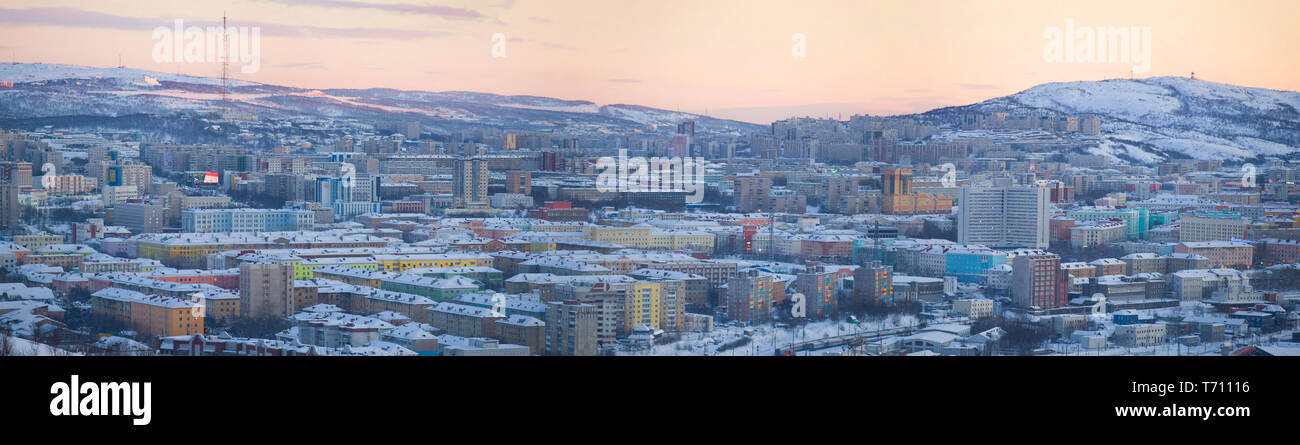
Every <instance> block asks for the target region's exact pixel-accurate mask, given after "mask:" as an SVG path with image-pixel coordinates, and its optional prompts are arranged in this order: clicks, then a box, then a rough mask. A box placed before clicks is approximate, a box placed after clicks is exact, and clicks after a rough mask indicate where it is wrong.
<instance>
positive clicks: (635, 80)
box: [609, 79, 641, 83]
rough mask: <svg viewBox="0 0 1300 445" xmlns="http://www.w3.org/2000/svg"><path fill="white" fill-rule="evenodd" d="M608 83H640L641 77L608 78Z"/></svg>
mask: <svg viewBox="0 0 1300 445" xmlns="http://www.w3.org/2000/svg"><path fill="white" fill-rule="evenodd" d="M609 81H610V83H641V79H609Z"/></svg>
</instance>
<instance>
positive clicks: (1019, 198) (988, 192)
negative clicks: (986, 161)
mask: <svg viewBox="0 0 1300 445" xmlns="http://www.w3.org/2000/svg"><path fill="white" fill-rule="evenodd" d="M1048 198H1049V197H1048V190H1047V189H1046V188H1043V187H1037V186H1028V187H971V186H964V187H962V188H961V211H960V212H959V214H958V216H957V242H959V243H962V244H983V245H987V246H991V247H1025V248H1033V249H1045V248H1047V246H1048V242H1049V235H1050V232H1049V230H1048V229H1049V226H1048V220H1049V219H1050V218H1051V211H1050V210H1051V208H1050V204H1049V199H1048Z"/></svg>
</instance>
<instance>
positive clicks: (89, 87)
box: [0, 63, 766, 134]
mask: <svg viewBox="0 0 1300 445" xmlns="http://www.w3.org/2000/svg"><path fill="white" fill-rule="evenodd" d="M0 82H12V83H13V85H12V86H8V84H5V85H6V86H5V87H0V119H24V120H30V119H48V118H56V117H62V116H108V117H119V116H128V115H140V114H147V115H157V114H171V113H173V112H176V111H184V110H211V109H215V108H217V107H219V106H220V105H221V104H220V98H221V81H220V79H214V78H206V77H194V76H186V75H177V74H168V73H160V72H153V71H145V70H138V69H132V68H89V67H81V66H73V65H48V64H25V63H6V64H0ZM230 85H231V88H230V91H228V93H229V99H230V101H231V102H230V103H229V107H230V109H231V111H235V112H244V113H251V114H254V115H257V116H261V117H264V118H297V117H304V116H305V117H315V118H321V119H342V120H354V121H357V122H362V123H373V122H375V121H378V120H399V119H400V120H417V121H419V122H420V123H421V126H422V127H424V128H426V129H429V130H431V131H434V132H439V133H448V132H451V131H455V130H457V129H460V128H465V127H469V126H494V127H501V128H509V129H536V130H550V129H556V128H567V129H574V130H580V131H582V130H586V131H591V132H601V131H619V132H631V131H644V130H646V128H647V127H648V126H649V125H675V124H677V123H679V122H681V121H683V120H694V121H696V128H697V129H698V130H699V131H702V132H723V133H737V134H739V133H752V132H758V131H763V130H765V129H766V127H765V126H762V125H755V124H750V123H745V122H737V121H730V120H724V119H714V118H710V117H707V116H700V115H695V114H689V113H679V112H674V111H666V110H658V109H654V108H649V107H640V106H633V105H608V106H600V105H597V104H595V103H592V102H589V101H582V100H563V99H554V98H549V97H537V96H502V95H496V94H488V93H475V92H463V91H449V92H427V91H403V90H393V89H385V88H371V89H364V90H357V89H326V90H311V89H303V88H293V87H284V86H276V85H267V84H259V83H253V82H245V81H232V82H231V83H230Z"/></svg>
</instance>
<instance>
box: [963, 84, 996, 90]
mask: <svg viewBox="0 0 1300 445" xmlns="http://www.w3.org/2000/svg"><path fill="white" fill-rule="evenodd" d="M955 85H957V86H959V87H962V88H965V89H968V90H996V89H1000V88H1001V87H999V86H997V85H989V84H984V83H958V84H955Z"/></svg>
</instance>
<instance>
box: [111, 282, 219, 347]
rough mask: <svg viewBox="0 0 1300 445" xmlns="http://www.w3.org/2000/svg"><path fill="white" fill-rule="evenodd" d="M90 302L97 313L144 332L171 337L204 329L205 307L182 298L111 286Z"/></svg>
mask: <svg viewBox="0 0 1300 445" xmlns="http://www.w3.org/2000/svg"><path fill="white" fill-rule="evenodd" d="M90 304H91V310H92V311H93V312H94V313H95V315H96V316H99V317H105V318H109V319H112V320H117V321H119V322H121V323H123V324H125V325H127V326H128V327H130V328H131V329H133V330H135V331H136V332H139V333H140V334H144V335H149V336H160V337H168V336H176V335H191V334H198V333H202V332H203V318H204V309H200V307H201V306H198V303H195V302H192V301H189V300H185V299H181V298H176V297H168V296H165V295H145V294H142V293H140V292H136V291H130V290H126V289H119V288H115V287H108V288H104V289H101V290H100V291H99V292H95V293H94V294H93V295H92V296H91V300H90Z"/></svg>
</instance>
